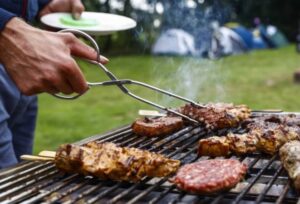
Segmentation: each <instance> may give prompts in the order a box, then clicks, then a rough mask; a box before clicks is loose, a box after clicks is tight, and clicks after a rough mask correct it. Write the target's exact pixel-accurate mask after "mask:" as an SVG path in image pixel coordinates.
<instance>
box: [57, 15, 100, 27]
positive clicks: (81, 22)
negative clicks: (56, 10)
mask: <svg viewBox="0 0 300 204" xmlns="http://www.w3.org/2000/svg"><path fill="white" fill-rule="evenodd" d="M59 20H60V22H61V23H62V24H64V25H69V26H86V27H88V26H96V25H98V22H97V21H96V19H86V18H80V19H78V20H75V19H73V18H72V16H71V15H67V16H62V17H61V18H60V19H59Z"/></svg>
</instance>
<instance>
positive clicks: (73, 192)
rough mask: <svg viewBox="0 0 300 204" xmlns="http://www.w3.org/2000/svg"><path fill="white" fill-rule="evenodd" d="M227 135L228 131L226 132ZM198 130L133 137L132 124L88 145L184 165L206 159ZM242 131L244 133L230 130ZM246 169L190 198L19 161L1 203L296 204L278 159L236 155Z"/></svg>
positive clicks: (6, 174)
mask: <svg viewBox="0 0 300 204" xmlns="http://www.w3.org/2000/svg"><path fill="white" fill-rule="evenodd" d="M227 131H229V130H227ZM227 131H226V130H223V131H218V132H217V133H216V132H215V133H212V132H207V131H205V130H204V129H202V128H200V127H186V128H184V129H182V130H180V131H178V132H176V133H175V134H172V135H168V136H164V137H160V138H147V137H140V136H136V135H134V134H133V133H132V131H131V128H130V126H125V127H123V128H120V129H117V130H114V131H111V132H109V133H107V134H104V135H97V136H93V137H90V138H86V139H85V140H82V141H79V142H77V143H76V144H84V143H87V142H89V141H99V142H108V141H109V142H114V143H117V144H119V145H121V146H128V147H136V148H140V149H146V150H150V151H154V152H157V153H161V154H164V155H166V156H167V157H170V158H173V159H179V160H181V162H182V164H186V163H190V162H194V161H197V160H201V159H207V157H200V158H199V157H197V155H196V149H197V143H198V140H199V139H201V138H203V137H206V136H209V135H212V134H224V133H226V132H227ZM230 131H235V132H241V131H243V130H238V129H237V130H230ZM232 157H233V158H238V159H239V160H240V161H243V162H245V163H247V165H248V166H249V169H248V173H247V176H246V178H245V180H244V181H242V182H240V183H239V184H238V185H237V186H236V187H235V188H234V189H232V190H230V191H229V192H223V193H218V194H211V195H201V196H200V195H193V194H189V193H186V192H182V191H180V190H178V189H177V188H176V187H175V185H173V184H172V183H169V182H168V178H152V179H151V178H147V177H145V178H143V179H142V181H141V182H139V183H135V184H132V183H127V182H114V181H101V180H99V179H97V178H92V177H83V176H80V175H76V174H73V175H67V174H64V173H61V172H59V171H58V170H57V169H56V168H55V166H54V165H53V164H52V163H51V162H46V163H45V162H44V163H42V162H34V161H30V162H22V163H20V164H18V165H17V166H15V167H13V168H10V169H6V170H2V171H0V202H1V203H66V204H67V203H125V202H126V203H214V204H215V203H229V202H230V203H246V202H247V203H248V202H249V201H250V203H262V202H263V203H268V202H269V203H296V202H297V201H298V196H297V194H296V192H294V190H293V189H292V188H290V184H289V179H288V177H287V174H286V172H285V171H284V169H283V167H282V166H281V164H280V162H279V160H278V159H279V158H278V155H274V156H272V157H271V156H267V155H263V154H259V153H254V154H251V155H247V156H243V157H235V156H232Z"/></svg>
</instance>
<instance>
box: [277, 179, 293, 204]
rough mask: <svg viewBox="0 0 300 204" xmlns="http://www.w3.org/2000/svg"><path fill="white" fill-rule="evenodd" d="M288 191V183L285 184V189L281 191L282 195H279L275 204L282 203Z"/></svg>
mask: <svg viewBox="0 0 300 204" xmlns="http://www.w3.org/2000/svg"><path fill="white" fill-rule="evenodd" d="M289 189H290V183H289V182H288V183H287V184H285V187H284V189H283V191H282V193H281V194H280V196H279V198H278V199H277V200H276V204H280V203H283V202H282V201H283V199H284V197H285V196H286V194H287V192H288V190H289Z"/></svg>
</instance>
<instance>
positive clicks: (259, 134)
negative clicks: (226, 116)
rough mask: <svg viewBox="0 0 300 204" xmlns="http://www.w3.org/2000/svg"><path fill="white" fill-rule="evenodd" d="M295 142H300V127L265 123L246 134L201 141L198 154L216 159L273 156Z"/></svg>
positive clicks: (230, 134)
mask: <svg viewBox="0 0 300 204" xmlns="http://www.w3.org/2000/svg"><path fill="white" fill-rule="evenodd" d="M293 140H300V128H299V127H295V126H286V125H282V124H277V123H270V122H265V123H263V124H252V125H251V130H250V131H249V132H248V133H245V134H232V133H229V134H227V135H226V136H221V137H218V136H214V137H210V138H207V139H201V140H200V141H199V146H198V154H199V155H200V156H204V155H205V156H212V157H215V156H227V155H229V154H230V153H234V154H237V155H241V154H247V153H253V152H255V151H262V152H265V153H267V154H271V155H272V154H275V153H276V152H277V151H278V150H279V148H280V147H281V146H282V145H284V144H285V143H286V142H289V141H293ZM228 146H229V150H228Z"/></svg>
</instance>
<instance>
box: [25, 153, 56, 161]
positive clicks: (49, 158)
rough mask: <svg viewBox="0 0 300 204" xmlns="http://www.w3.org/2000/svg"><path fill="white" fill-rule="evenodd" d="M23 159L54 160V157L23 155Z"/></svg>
mask: <svg viewBox="0 0 300 204" xmlns="http://www.w3.org/2000/svg"><path fill="white" fill-rule="evenodd" d="M21 159H22V160H27V161H53V160H54V157H41V156H34V155H26V154H24V155H22V156H21Z"/></svg>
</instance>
